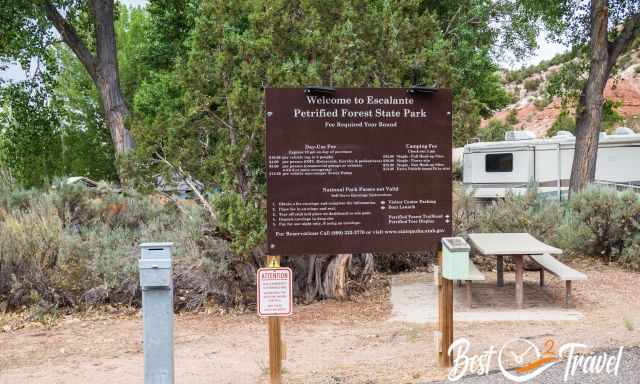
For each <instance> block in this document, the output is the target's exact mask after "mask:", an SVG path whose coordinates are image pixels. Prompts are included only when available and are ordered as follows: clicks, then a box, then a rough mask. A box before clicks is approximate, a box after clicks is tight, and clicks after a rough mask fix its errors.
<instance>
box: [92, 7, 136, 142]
mask: <svg viewBox="0 0 640 384" xmlns="http://www.w3.org/2000/svg"><path fill="white" fill-rule="evenodd" d="M90 4H91V10H92V12H93V15H94V17H95V25H96V56H97V68H96V74H97V79H96V80H95V83H96V86H97V87H98V89H99V90H100V96H101V99H102V107H103V110H104V113H105V117H106V120H107V125H108V126H109V130H110V131H111V140H112V141H113V146H114V148H115V151H116V154H123V153H126V152H128V151H129V150H131V149H132V148H133V145H134V143H133V139H132V138H131V135H130V134H129V130H128V129H127V128H126V126H125V120H126V118H127V116H128V115H129V109H128V108H127V105H126V103H125V100H124V96H123V94H122V89H121V88H120V78H119V77H120V76H119V72H118V51H117V48H116V34H115V30H114V26H113V18H114V15H113V0H92V1H91V2H90Z"/></svg>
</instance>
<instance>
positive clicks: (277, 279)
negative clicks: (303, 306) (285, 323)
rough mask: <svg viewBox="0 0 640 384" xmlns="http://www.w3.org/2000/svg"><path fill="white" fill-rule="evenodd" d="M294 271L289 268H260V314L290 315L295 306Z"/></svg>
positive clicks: (258, 283)
mask: <svg viewBox="0 0 640 384" xmlns="http://www.w3.org/2000/svg"><path fill="white" fill-rule="evenodd" d="M292 276H293V273H292V272H291V269H289V268H260V269H258V278H257V284H256V285H257V290H258V295H257V298H258V315H259V316H261V317H267V316H289V315H291V313H292V307H293V292H292V291H293V290H292Z"/></svg>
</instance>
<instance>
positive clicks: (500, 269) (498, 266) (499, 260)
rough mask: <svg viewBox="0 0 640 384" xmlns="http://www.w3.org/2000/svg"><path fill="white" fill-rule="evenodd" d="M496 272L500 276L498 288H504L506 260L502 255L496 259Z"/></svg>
mask: <svg viewBox="0 0 640 384" xmlns="http://www.w3.org/2000/svg"><path fill="white" fill-rule="evenodd" d="M496 272H497V274H498V277H497V279H498V287H504V260H503V256H501V255H499V256H497V258H496Z"/></svg>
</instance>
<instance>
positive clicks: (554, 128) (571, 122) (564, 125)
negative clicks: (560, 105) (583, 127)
mask: <svg viewBox="0 0 640 384" xmlns="http://www.w3.org/2000/svg"><path fill="white" fill-rule="evenodd" d="M559 131H569V132H571V133H573V134H575V132H576V120H575V119H574V118H573V116H571V114H570V113H569V111H567V110H566V109H562V110H561V111H560V114H559V115H558V118H557V119H556V121H554V122H553V125H551V128H549V130H548V131H547V136H548V137H553V136H555V135H556V134H557V133H558V132H559Z"/></svg>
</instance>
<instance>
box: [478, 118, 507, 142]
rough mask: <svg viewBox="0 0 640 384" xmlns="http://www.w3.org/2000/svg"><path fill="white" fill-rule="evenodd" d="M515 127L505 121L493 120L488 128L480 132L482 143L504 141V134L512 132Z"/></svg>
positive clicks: (488, 124)
mask: <svg viewBox="0 0 640 384" xmlns="http://www.w3.org/2000/svg"><path fill="white" fill-rule="evenodd" d="M512 129H513V127H512V126H511V125H510V124H509V123H508V122H505V121H502V120H498V119H491V120H489V122H488V123H487V126H486V127H484V128H483V129H481V130H480V134H479V135H478V136H479V137H480V140H482V141H503V140H504V134H505V133H506V132H508V131H511V130H512Z"/></svg>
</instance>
